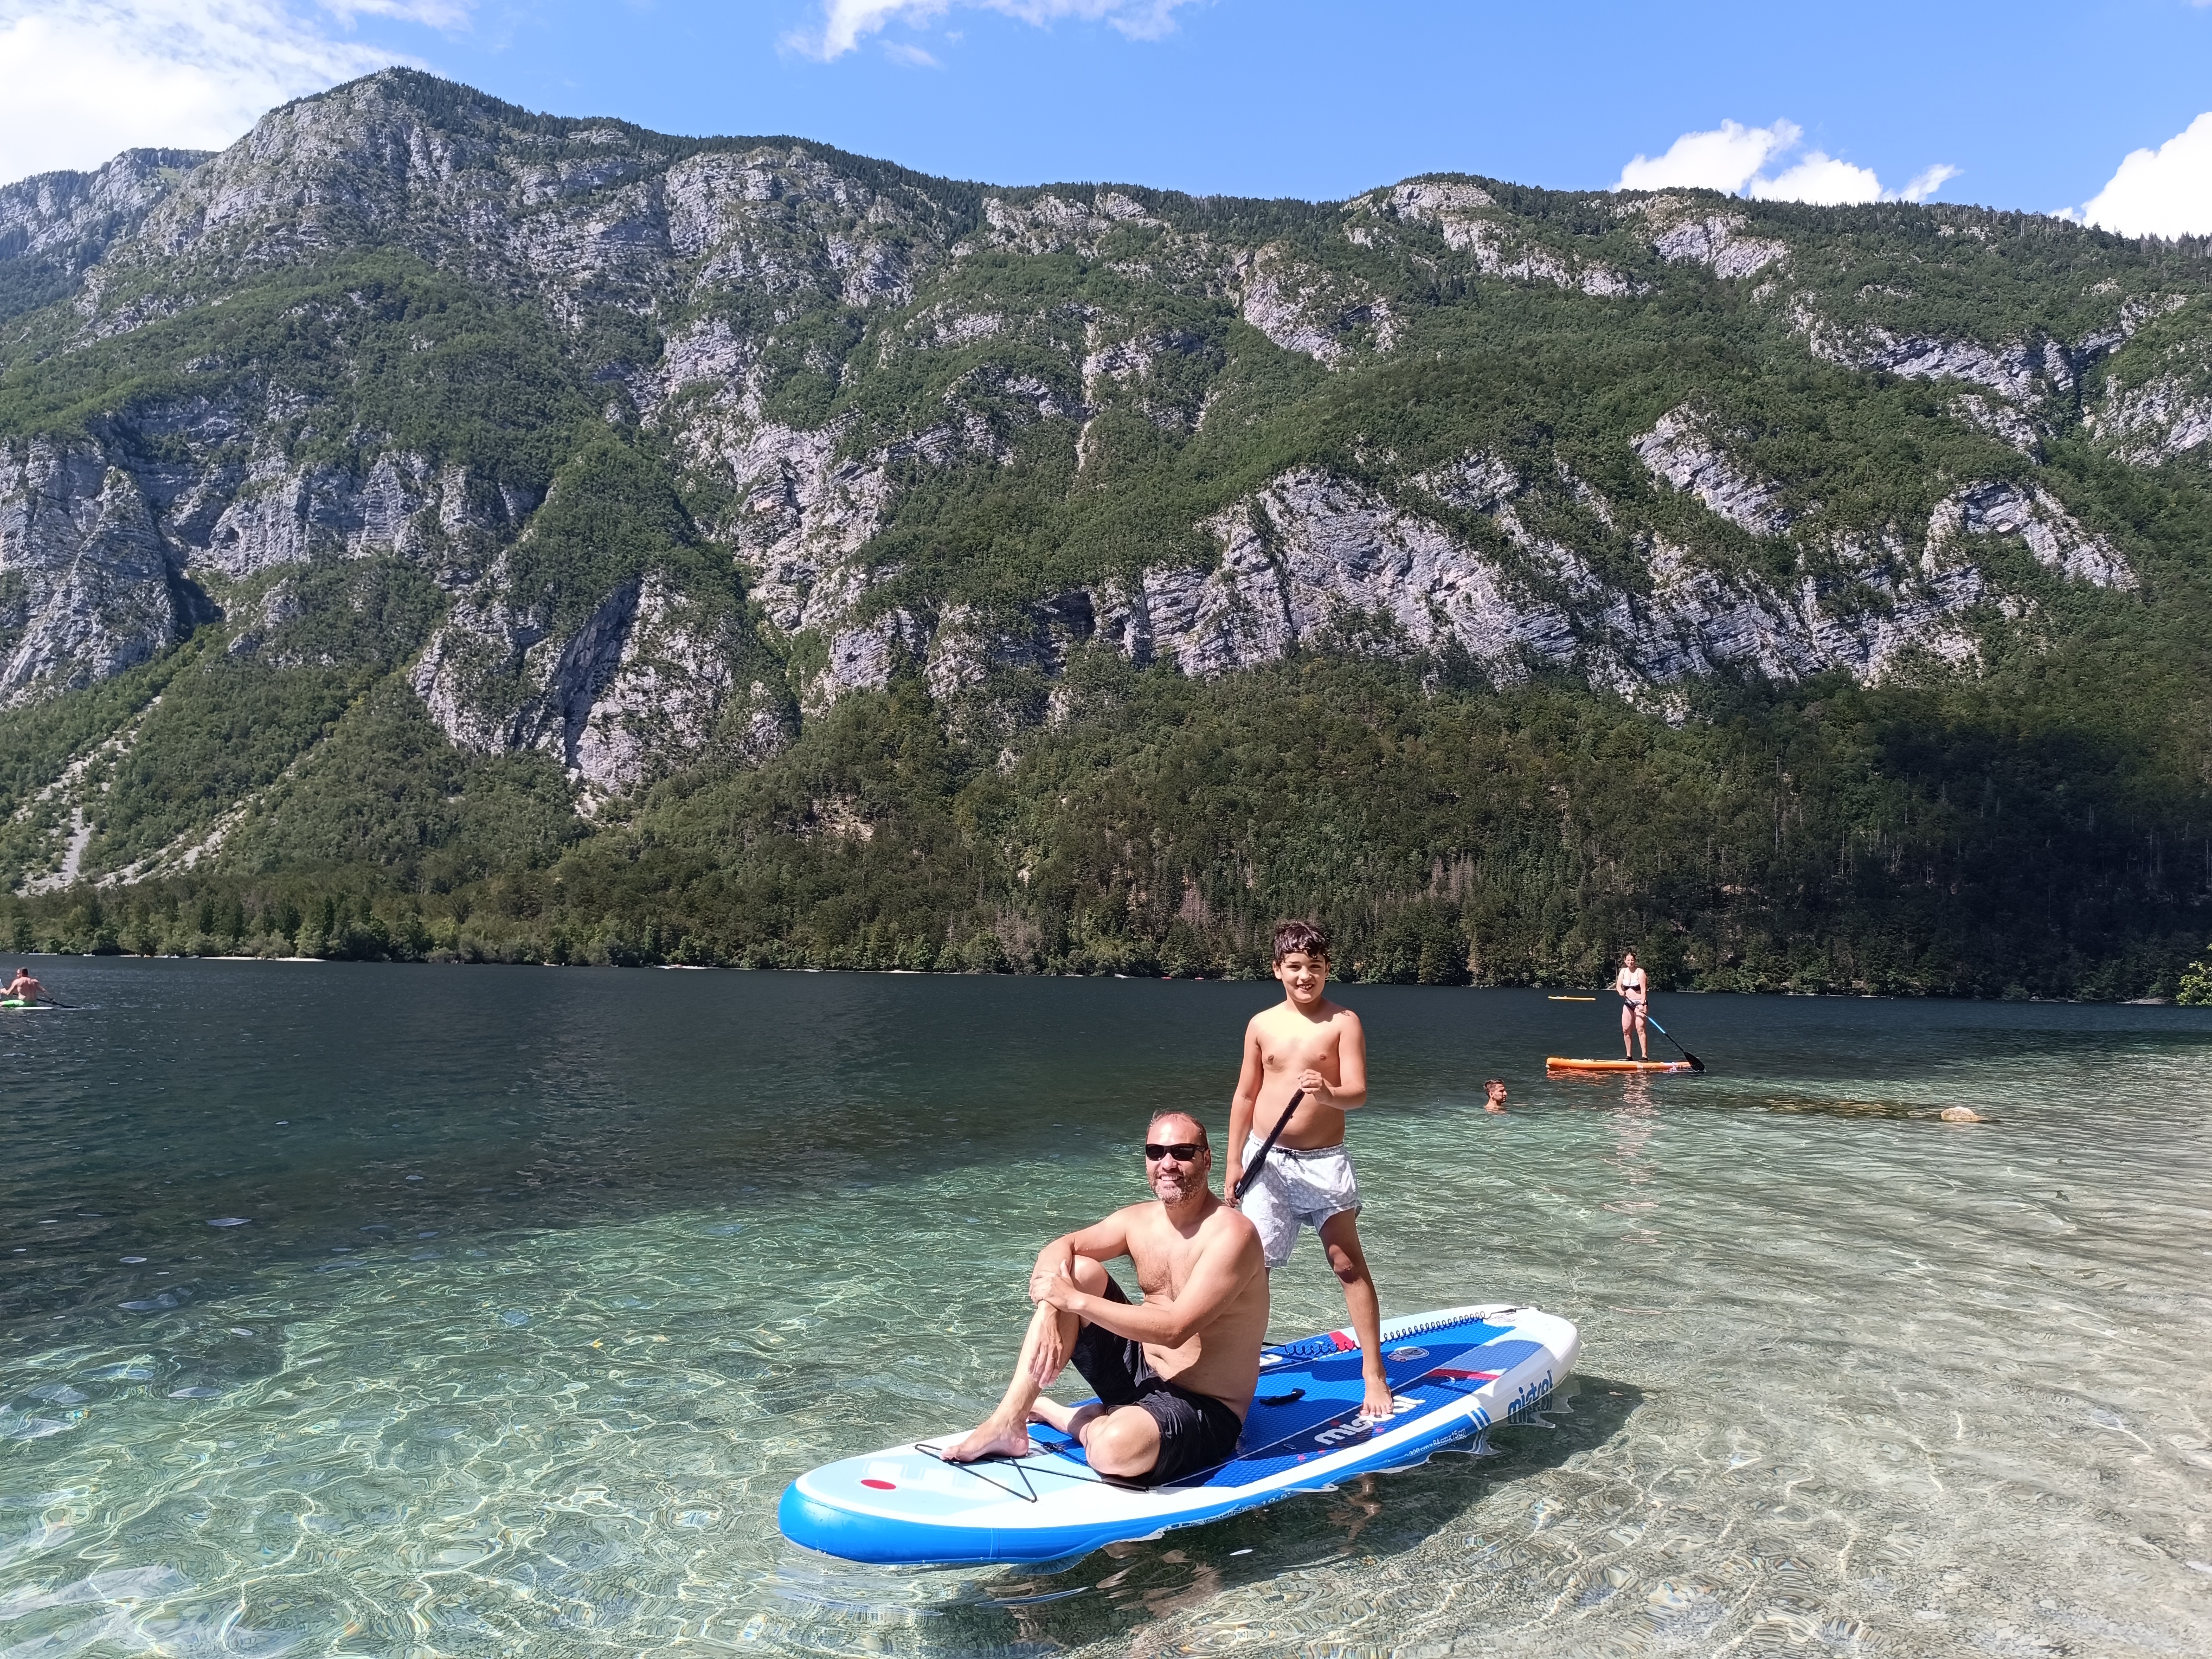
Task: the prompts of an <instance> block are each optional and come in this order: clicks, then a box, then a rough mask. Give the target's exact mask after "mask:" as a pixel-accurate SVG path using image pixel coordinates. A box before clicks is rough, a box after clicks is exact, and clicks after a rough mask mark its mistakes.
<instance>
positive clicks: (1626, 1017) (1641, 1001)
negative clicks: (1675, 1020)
mask: <svg viewBox="0 0 2212 1659" xmlns="http://www.w3.org/2000/svg"><path fill="white" fill-rule="evenodd" d="M1613 990H1614V992H1615V993H1616V994H1618V995H1619V996H1620V1052H1621V1054H1622V1056H1623V1057H1624V1058H1626V1059H1628V1060H1634V1059H1636V1058H1637V1054H1636V1052H1635V1050H1634V1049H1633V1048H1631V1047H1630V1046H1629V1037H1630V1035H1631V1034H1632V1033H1633V1034H1634V1036H1635V1039H1636V1041H1637V1042H1638V1043H1641V1044H1642V1045H1643V1048H1644V1054H1643V1058H1644V1059H1645V1060H1649V1059H1650V1058H1651V1037H1650V1033H1648V1032H1647V1031H1645V1030H1644V1010H1645V1009H1646V1008H1648V1007H1649V1006H1650V1002H1651V981H1650V978H1649V977H1648V976H1647V975H1645V974H1644V970H1643V969H1641V968H1638V966H1637V965H1636V952H1635V951H1629V952H1627V953H1626V955H1625V956H1623V957H1621V959H1620V972H1619V973H1617V974H1615V975H1613Z"/></svg>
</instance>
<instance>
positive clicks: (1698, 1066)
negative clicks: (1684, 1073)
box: [1644, 1008, 1705, 1072]
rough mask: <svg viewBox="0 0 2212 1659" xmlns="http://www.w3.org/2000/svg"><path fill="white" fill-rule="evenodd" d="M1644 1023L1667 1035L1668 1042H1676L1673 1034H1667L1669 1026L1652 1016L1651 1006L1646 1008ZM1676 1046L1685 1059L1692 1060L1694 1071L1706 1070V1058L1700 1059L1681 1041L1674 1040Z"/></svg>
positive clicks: (1691, 1067)
mask: <svg viewBox="0 0 2212 1659" xmlns="http://www.w3.org/2000/svg"><path fill="white" fill-rule="evenodd" d="M1644 1024H1646V1025H1649V1026H1650V1028H1651V1029H1652V1030H1655V1031H1656V1032H1658V1033H1659V1035H1660V1036H1662V1037H1666V1038H1667V1041H1668V1042H1674V1038H1673V1037H1671V1036H1668V1035H1667V1028H1666V1027H1665V1026H1663V1025H1662V1024H1660V1023H1659V1022H1658V1021H1657V1020H1656V1019H1654V1018H1651V1011H1650V1009H1649V1008H1646V1009H1645V1010H1644ZM1674 1047H1675V1048H1678V1049H1680V1050H1681V1055H1682V1058H1683V1059H1685V1060H1688V1061H1689V1062H1690V1069H1691V1070H1692V1071H1693V1072H1702V1071H1704V1070H1705V1061H1704V1060H1699V1058H1698V1057H1697V1056H1696V1055H1695V1054H1692V1053H1691V1052H1690V1051H1689V1050H1688V1049H1687V1048H1682V1045H1681V1044H1680V1043H1679V1042H1674Z"/></svg>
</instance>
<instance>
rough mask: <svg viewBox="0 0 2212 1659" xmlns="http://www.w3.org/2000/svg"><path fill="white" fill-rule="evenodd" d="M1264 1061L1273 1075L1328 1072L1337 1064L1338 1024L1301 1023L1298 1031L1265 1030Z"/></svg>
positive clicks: (1261, 1042) (1262, 1054)
mask: <svg viewBox="0 0 2212 1659" xmlns="http://www.w3.org/2000/svg"><path fill="white" fill-rule="evenodd" d="M1260 1061H1261V1064H1262V1065H1263V1066H1266V1067H1267V1069H1268V1070H1269V1071H1271V1072H1303V1071H1304V1070H1305V1069H1306V1068H1307V1067H1308V1066H1314V1067H1316V1068H1322V1069H1326V1068H1327V1067H1328V1066H1334V1064H1335V1063H1336V1024H1335V1022H1334V1021H1330V1022H1328V1024H1321V1025H1316V1024H1312V1023H1310V1022H1309V1021H1305V1020H1301V1021H1299V1023H1298V1024H1297V1025H1296V1026H1294V1027H1283V1026H1272V1025H1271V1026H1262V1027H1261V1030H1260Z"/></svg>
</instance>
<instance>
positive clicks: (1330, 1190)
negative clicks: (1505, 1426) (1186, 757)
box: [1229, 921, 1396, 1422]
mask: <svg viewBox="0 0 2212 1659" xmlns="http://www.w3.org/2000/svg"><path fill="white" fill-rule="evenodd" d="M1275 978H1276V979H1277V981H1279V982H1280V983H1281V985H1282V987H1283V1000H1281V1001H1280V1002H1279V1003H1277V1004H1276V1005H1275V1006H1273V1007H1272V1008H1263V1009H1261V1011H1260V1012H1258V1013H1256V1014H1255V1015H1253V1016H1252V1020H1251V1023H1250V1024H1249V1025H1247V1026H1246V1027H1245V1028H1244V1066H1243V1071H1242V1072H1240V1073H1238V1075H1237V1093H1236V1096H1235V1097H1234V1098H1233V1099H1232V1100H1231V1102H1230V1103H1229V1190H1230V1191H1231V1193H1232V1194H1233V1193H1234V1192H1235V1191H1236V1190H1237V1179H1238V1177H1239V1176H1242V1175H1243V1173H1244V1170H1245V1169H1246V1167H1247V1166H1248V1165H1249V1164H1251V1163H1252V1162H1254V1160H1255V1158H1256V1156H1257V1154H1258V1153H1259V1152H1260V1149H1261V1146H1262V1145H1263V1144H1264V1138H1265V1137H1266V1135H1267V1133H1269V1132H1270V1131H1272V1130H1273V1128H1274V1127H1275V1125H1276V1124H1277V1123H1278V1122H1279V1121H1281V1117H1282V1115H1283V1113H1284V1111H1285V1109H1287V1108H1288V1107H1289V1106H1290V1103H1291V1096H1292V1095H1294V1094H1297V1093H1298V1092H1300V1091H1304V1099H1303V1100H1301V1101H1299V1102H1298V1103H1297V1110H1296V1112H1295V1113H1294V1114H1293V1115H1292V1116H1291V1121H1290V1123H1289V1125H1288V1126H1287V1127H1285V1129H1284V1130H1283V1133H1282V1137H1281V1139H1279V1140H1278V1141H1277V1143H1276V1145H1275V1148H1274V1150H1273V1152H1269V1153H1268V1154H1267V1161H1266V1162H1265V1163H1263V1164H1260V1166H1259V1170H1260V1172H1259V1178H1258V1180H1256V1181H1255V1182H1253V1183H1252V1187H1251V1189H1250V1190H1249V1191H1248V1192H1247V1193H1246V1194H1244V1200H1243V1203H1241V1204H1239V1205H1238V1206H1237V1207H1238V1208H1239V1209H1241V1210H1243V1212H1244V1213H1245V1214H1247V1215H1249V1216H1250V1217H1251V1218H1252V1220H1253V1224H1254V1225H1256V1226H1257V1227H1258V1228H1259V1229H1260V1240H1261V1244H1262V1245H1263V1246H1264V1247H1265V1249H1266V1250H1267V1266H1268V1267H1269V1268H1270V1269H1273V1268H1276V1267H1281V1266H1283V1265H1284V1263H1285V1262H1287V1261H1289V1260H1290V1259H1291V1247H1292V1246H1293V1245H1295V1244H1296V1243H1297V1242H1298V1232H1299V1230H1300V1229H1302V1228H1305V1227H1311V1228H1312V1229H1313V1230H1314V1231H1315V1232H1316V1233H1318V1234H1319V1235H1320V1236H1321V1242H1322V1249H1325V1250H1327V1251H1328V1265H1329V1269H1330V1271H1331V1272H1333V1273H1335V1275H1336V1277H1337V1279H1338V1282H1339V1283H1340V1284H1341V1285H1343V1286H1344V1305H1345V1311H1346V1312H1347V1313H1348V1314H1350V1315H1351V1316H1352V1334H1353V1335H1355V1336H1357V1337H1358V1339H1359V1370H1360V1376H1361V1377H1362V1378H1363V1379H1364V1398H1363V1400H1362V1401H1361V1405H1360V1412H1361V1414H1362V1415H1363V1416H1364V1417H1366V1418H1368V1419H1370V1421H1373V1422H1382V1421H1383V1420H1384V1419H1388V1418H1389V1416H1390V1415H1391V1414H1392V1413H1394V1412H1395V1410H1396V1406H1395V1402H1394V1401H1392V1399H1391V1397H1390V1384H1389V1382H1388V1380H1387V1379H1386V1378H1385V1377H1384V1376H1383V1311H1382V1305H1381V1303H1380V1300H1379V1299H1378V1298H1377V1297H1376V1293H1375V1275H1374V1273H1372V1272H1371V1271H1370V1270H1369V1267H1368V1266H1367V1253H1366V1251H1365V1250H1364V1249H1362V1248H1361V1245H1360V1243H1359V1209H1360V1197H1359V1182H1358V1177H1357V1176H1354V1175H1353V1174H1352V1157H1351V1154H1350V1153H1348V1152H1346V1150H1345V1146H1344V1115H1345V1114H1346V1112H1350V1111H1356V1110H1357V1109H1359V1108H1360V1107H1362V1106H1364V1105H1365V1104H1366V1103H1367V1034H1366V1031H1365V1030H1364V1028H1363V1027H1362V1026H1361V1025H1360V1024H1359V1016H1358V1015H1357V1014H1355V1013H1353V1012H1352V1010H1351V1009H1349V1008H1346V1007H1343V1006H1340V1005H1339V1004H1337V1003H1334V1002H1331V1001H1330V1000H1328V996H1327V995H1326V994H1325V993H1326V992H1327V990H1328V935H1327V934H1326V933H1322V930H1321V929H1320V928H1318V927H1315V926H1314V925H1313V924H1312V923H1311V922H1310V921H1285V922H1280V923H1279V924H1277V926H1276V928H1275Z"/></svg>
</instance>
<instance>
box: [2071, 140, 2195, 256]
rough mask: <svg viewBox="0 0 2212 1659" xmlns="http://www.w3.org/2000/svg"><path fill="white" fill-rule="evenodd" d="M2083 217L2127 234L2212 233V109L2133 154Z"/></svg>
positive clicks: (2091, 199) (2091, 202)
mask: <svg viewBox="0 0 2212 1659" xmlns="http://www.w3.org/2000/svg"><path fill="white" fill-rule="evenodd" d="M2069 217H2071V215H2069ZM2081 217H2082V218H2084V219H2087V221H2088V222H2090V223H2091V224H2093V225H2102V226H2103V227H2104V228H2106V230H2116V231H2118V233H2119V234H2121V235H2123V236H2205V235H2212V110H2208V111H2207V112H2205V113H2203V114H2202V115H2200V116H2198V117H2197V118H2196V119H2195V120H2194V121H2191V123H2190V124H2189V125H2187V126H2186V127H2184V128H2183V129H2182V130H2181V131H2179V132H2178V133H2176V134H2175V135H2174V136H2173V137H2171V138H2169V139H2167V140H2166V142H2165V143H2162V144H2160V146H2159V147H2158V148H2157V149H2139V150H2136V151H2134V152H2133V153H2132V154H2130V155H2129V156H2128V158H2127V159H2126V160H2125V161H2122V162H2121V163H2120V167H2119V171H2118V172H2117V173H2113V174H2112V179H2111V180H2110V182H2108V183H2107V184H2106V186H2105V187H2104V189H2102V190H2100V191H2098V192H2097V193H2096V195H2094V196H2093V197H2090V198H2089V202H2088V204H2087V206H2086V207H2084V208H2083V209H2082V210H2081Z"/></svg>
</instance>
